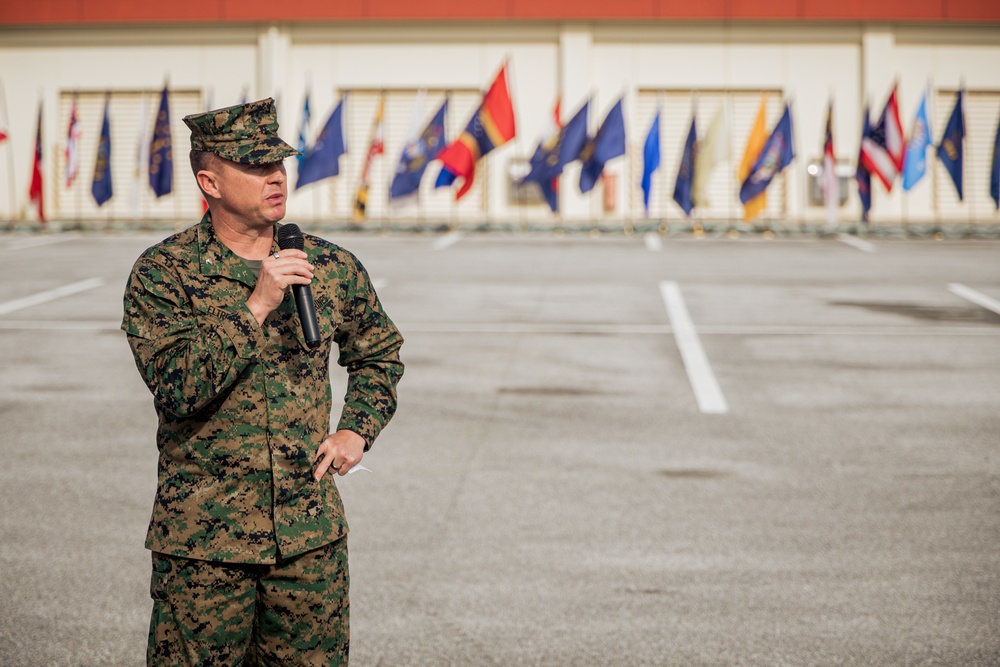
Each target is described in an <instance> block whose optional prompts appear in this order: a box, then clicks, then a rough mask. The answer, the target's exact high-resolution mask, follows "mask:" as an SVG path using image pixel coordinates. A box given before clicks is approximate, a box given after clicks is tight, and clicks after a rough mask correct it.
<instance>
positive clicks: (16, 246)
mask: <svg viewBox="0 0 1000 667" xmlns="http://www.w3.org/2000/svg"><path fill="white" fill-rule="evenodd" d="M71 238H77V237H75V236H41V237H33V238H27V239H19V240H17V241H11V242H10V243H9V244H8V245H6V246H2V247H3V249H4V250H27V249H28V248H37V247H38V246H43V245H52V244H53V243H62V242H63V241H68V240H70V239H71Z"/></svg>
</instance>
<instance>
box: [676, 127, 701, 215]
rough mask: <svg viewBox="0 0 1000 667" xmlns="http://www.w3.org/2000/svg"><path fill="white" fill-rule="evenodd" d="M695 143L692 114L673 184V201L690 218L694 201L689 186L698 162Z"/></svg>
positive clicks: (696, 132)
mask: <svg viewBox="0 0 1000 667" xmlns="http://www.w3.org/2000/svg"><path fill="white" fill-rule="evenodd" d="M697 142H698V130H697V128H696V127H695V117H694V114H691V128H690V129H689V130H688V134H687V139H685V141H684V151H683V152H682V153H681V163H680V165H679V166H678V167H677V181H676V182H675V183H674V201H675V202H677V205H678V206H680V207H681V208H682V209H683V210H684V215H686V216H688V217H691V211H692V210H693V209H694V201H693V200H692V199H691V185H692V183H693V181H694V165H695V163H696V162H697V161H698V159H697V156H696V155H695V151H696V144H697Z"/></svg>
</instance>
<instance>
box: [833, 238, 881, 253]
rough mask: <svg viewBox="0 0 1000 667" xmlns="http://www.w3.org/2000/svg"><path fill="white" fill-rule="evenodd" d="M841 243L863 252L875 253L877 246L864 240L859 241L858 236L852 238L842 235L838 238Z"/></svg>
mask: <svg viewBox="0 0 1000 667" xmlns="http://www.w3.org/2000/svg"><path fill="white" fill-rule="evenodd" d="M837 238H838V240H839V241H840V242H841V243H846V244H847V245H849V246H851V247H852V248H857V249H858V250H860V251H862V252H875V244H874V243H870V242H868V241H865V240H864V239H859V238H858V237H857V236H851V235H850V234H841V235H840V236H839V237H837Z"/></svg>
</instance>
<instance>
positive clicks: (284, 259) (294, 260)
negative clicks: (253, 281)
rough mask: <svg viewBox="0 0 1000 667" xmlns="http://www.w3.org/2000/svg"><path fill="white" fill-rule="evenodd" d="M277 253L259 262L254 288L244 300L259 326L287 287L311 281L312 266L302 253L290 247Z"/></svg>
mask: <svg viewBox="0 0 1000 667" xmlns="http://www.w3.org/2000/svg"><path fill="white" fill-rule="evenodd" d="M276 254H277V255H278V256H277V257H275V255H269V256H268V257H266V258H265V259H264V261H262V262H261V264H260V275H259V276H257V286H256V287H255V288H254V290H253V294H251V295H250V298H249V299H247V308H249V309H250V312H251V313H253V316H254V317H255V318H256V319H257V323H258V324H264V320H266V319H267V316H268V315H270V314H271V311H273V310H274V309H275V308H277V307H278V306H280V305H281V302H282V301H283V300H284V298H285V294H287V293H288V288H289V287H290V286H292V285H308V284H309V283H310V282H312V278H313V269H314V268H315V267H314V266H313V265H312V264H310V263H309V262H308V261H306V257H307V256H306V254H305V253H304V252H303V251H301V250H293V249H291V248H289V249H288V250H280V251H278V253H276Z"/></svg>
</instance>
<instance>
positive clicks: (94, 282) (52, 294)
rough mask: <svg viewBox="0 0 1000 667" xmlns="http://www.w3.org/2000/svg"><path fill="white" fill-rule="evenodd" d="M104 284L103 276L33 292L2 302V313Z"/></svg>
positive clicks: (0, 310) (0, 313) (0, 311)
mask: <svg viewBox="0 0 1000 667" xmlns="http://www.w3.org/2000/svg"><path fill="white" fill-rule="evenodd" d="M103 284H104V280H102V279H101V278H88V279H87V280H81V281H80V282H76V283H70V284H69V285H63V286H62V287H57V288H55V289H50V290H47V291H45V292H39V293H38V294H32V295H31V296H26V297H23V298H21V299H14V300H13V301H7V302H5V303H0V315H6V314H7V313H12V312H14V311H15V310H21V309H22V308H29V307H31V306H37V305H38V304H42V303H47V302H49V301H53V300H55V299H61V298H62V297H64V296H70V295H72V294H78V293H80V292H86V291H87V290H91V289H94V288H95V287H100V286H101V285H103Z"/></svg>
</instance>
